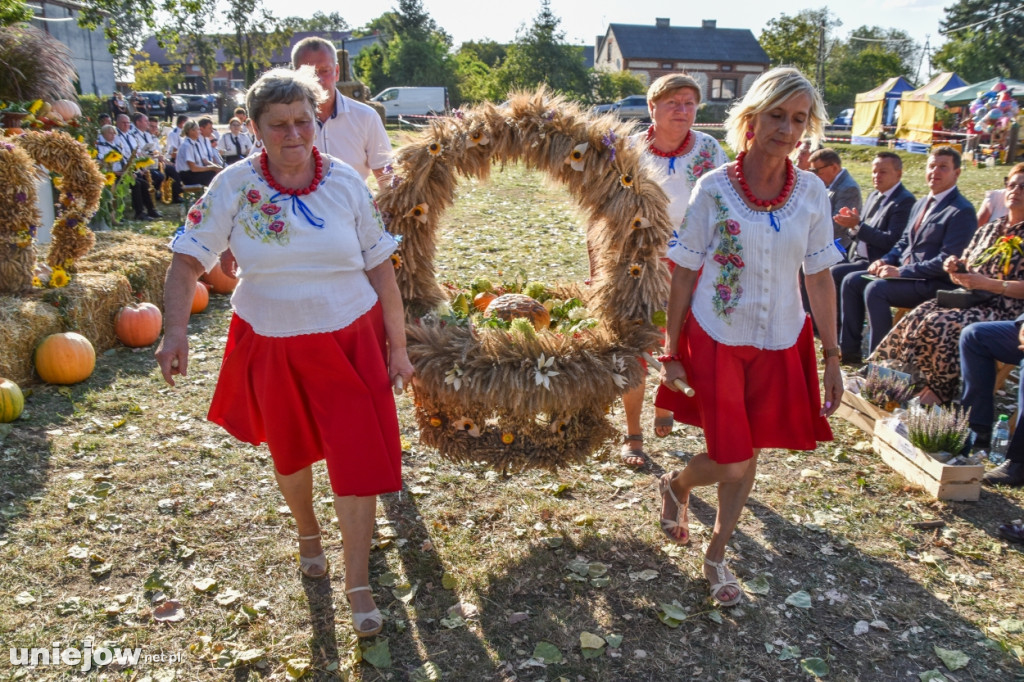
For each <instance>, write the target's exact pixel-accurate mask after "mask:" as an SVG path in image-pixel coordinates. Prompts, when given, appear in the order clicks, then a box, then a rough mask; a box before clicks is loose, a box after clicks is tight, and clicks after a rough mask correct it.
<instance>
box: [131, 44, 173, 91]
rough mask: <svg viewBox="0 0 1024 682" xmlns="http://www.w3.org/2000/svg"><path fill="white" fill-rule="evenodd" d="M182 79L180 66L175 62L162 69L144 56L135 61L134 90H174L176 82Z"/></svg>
mask: <svg viewBox="0 0 1024 682" xmlns="http://www.w3.org/2000/svg"><path fill="white" fill-rule="evenodd" d="M140 54H145V53H140ZM183 80H185V78H184V76H182V73H181V67H180V66H178V65H176V64H175V65H172V66H170V67H168V69H167V70H166V71H164V69H163V67H161V66H160V65H159V64H154V63H153V62H151V61H149V60H148V59H145V58H143V59H140V60H139V61H136V62H135V89H136V90H157V91H159V92H164V91H166V90H171V91H174V90H177V89H178V84H179V83H181V82H182V81H183Z"/></svg>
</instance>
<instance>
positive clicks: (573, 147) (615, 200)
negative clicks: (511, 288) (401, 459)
mask: <svg viewBox="0 0 1024 682" xmlns="http://www.w3.org/2000/svg"><path fill="white" fill-rule="evenodd" d="M633 132H634V130H633V128H632V127H631V125H630V124H628V123H624V122H622V121H619V120H618V119H617V118H616V117H614V116H604V117H593V116H591V115H588V114H585V113H583V112H582V111H581V110H580V109H579V108H578V107H577V106H576V105H575V104H572V103H569V102H566V101H565V100H563V99H562V98H560V97H556V96H554V95H552V94H551V93H550V92H547V91H544V90H541V91H538V92H535V93H524V94H518V95H515V96H513V97H512V98H511V99H510V100H509V101H508V102H507V103H506V104H504V105H501V106H497V105H493V104H483V105H480V106H478V107H475V108H472V109H468V110H463V111H456V112H454V113H453V114H452V115H451V116H448V117H445V118H442V119H435V120H434V122H433V123H432V124H431V126H430V127H429V129H426V130H425V132H423V133H421V134H419V135H418V137H417V138H415V139H414V140H413V141H412V142H410V143H409V144H406V145H405V146H403V147H401V148H400V149H398V150H397V151H396V153H395V159H394V162H393V164H392V166H391V167H390V168H388V169H386V170H387V175H385V176H384V177H383V178H382V179H381V182H380V185H381V191H380V193H379V194H378V196H377V203H378V206H379V208H380V210H381V212H382V215H383V216H384V219H385V222H386V223H387V224H388V228H389V230H390V231H391V232H392V233H394V234H396V235H400V236H401V243H400V247H399V252H398V258H395V259H394V262H395V265H396V276H397V279H398V285H399V288H400V290H401V292H402V296H403V298H404V300H405V303H406V307H407V311H408V314H409V317H410V324H409V327H408V336H409V356H410V358H411V360H412V362H413V364H414V365H415V367H416V372H417V375H416V379H415V380H414V384H413V390H414V394H415V400H416V412H417V420H418V423H419V426H420V437H421V439H422V440H423V441H424V442H425V443H427V444H429V445H432V446H434V447H436V448H437V449H438V450H439V451H440V452H441V453H442V454H443V455H445V456H446V457H448V458H450V459H453V460H455V461H460V462H480V461H483V462H488V463H490V464H491V465H492V466H495V467H496V468H500V469H502V470H506V471H508V470H511V469H517V468H527V467H541V468H548V469H555V468H557V467H559V466H563V465H566V464H572V463H577V462H581V461H583V460H585V459H586V458H587V457H588V456H589V455H590V454H591V453H593V452H594V451H596V450H597V449H599V448H600V447H602V446H603V445H604V444H605V443H606V442H607V440H608V439H610V438H611V437H613V436H614V435H615V433H616V432H615V430H614V429H613V428H612V426H611V424H610V423H609V422H608V420H607V417H606V414H607V412H608V410H609V409H610V406H611V404H612V402H614V400H615V399H616V398H617V397H618V396H619V395H620V394H621V393H622V392H623V391H624V390H627V389H629V388H632V387H635V386H637V385H639V384H640V383H642V382H643V381H644V375H645V371H644V369H643V367H642V365H641V363H640V361H639V356H640V355H641V354H642V353H643V352H645V351H648V350H650V349H653V348H656V347H659V346H660V344H661V332H660V331H659V329H658V327H657V326H656V325H655V324H653V323H652V319H653V318H655V317H656V316H657V315H656V314H658V313H659V312H662V311H664V309H665V305H666V299H667V297H668V272H667V269H666V267H665V265H664V264H663V263H662V262H661V259H660V256H662V255H663V254H664V253H665V251H666V244H667V240H668V238H669V235H670V234H671V226H670V224H669V218H668V212H667V206H668V199H667V197H666V195H665V193H664V192H663V191H662V189H661V187H660V186H659V185H658V183H657V181H656V179H655V177H654V175H653V173H654V171H652V170H651V169H650V168H649V167H648V166H647V165H646V164H645V163H644V161H643V149H642V147H641V146H637V145H632V144H631V143H630V140H629V136H630V134H631V133H633ZM516 162H519V163H523V164H525V165H526V166H528V167H530V168H533V169H536V170H539V171H543V172H544V173H545V174H546V175H547V177H548V178H549V179H551V180H553V181H555V182H557V183H559V184H561V185H562V186H563V187H565V188H566V189H567V190H568V191H569V193H570V194H571V196H572V197H573V199H574V200H575V202H576V203H577V205H578V207H579V208H580V209H582V210H583V212H584V213H585V214H586V215H587V216H588V224H589V227H588V230H587V231H588V239H589V241H590V244H591V247H592V248H593V250H594V252H595V256H596V259H595V260H596V263H595V271H594V273H593V278H592V285H591V286H590V287H589V289H588V292H587V294H586V298H587V301H586V305H587V307H588V308H589V309H590V310H591V311H593V312H594V313H595V314H596V316H597V317H598V318H599V320H600V323H599V325H598V326H597V327H596V328H594V329H588V330H586V331H584V332H582V333H577V334H571V335H562V334H558V333H555V332H552V331H548V330H545V331H541V332H540V333H538V334H524V333H519V332H517V331H516V330H515V329H514V328H513V329H512V330H504V329H474V328H472V327H471V326H466V325H457V324H445V323H444V321H442V320H440V319H439V318H438V316H437V314H436V313H435V312H434V311H435V310H436V309H437V308H438V306H443V305H444V304H445V303H447V301H448V296H447V294H446V293H445V290H444V288H442V287H441V286H440V285H439V284H438V282H437V279H436V272H435V267H434V254H435V250H436V246H437V229H438V223H439V221H440V218H441V216H442V215H443V214H444V212H445V210H447V209H448V208H449V207H450V206H451V205H452V204H453V203H454V200H455V190H456V186H457V184H458V181H459V179H460V178H464V177H472V178H478V179H486V178H487V177H488V175H489V173H490V169H491V167H492V165H493V164H495V163H500V164H502V165H504V164H508V163H516Z"/></svg>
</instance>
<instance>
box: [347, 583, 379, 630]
mask: <svg viewBox="0 0 1024 682" xmlns="http://www.w3.org/2000/svg"><path fill="white" fill-rule="evenodd" d="M353 592H371V593H372V590H370V586H369V585H363V586H362V587H353V588H352V589H351V590H345V594H346V595H350V594H352V593H353ZM351 603H352V600H351V599H350V600H349V604H351ZM367 621H369V622H370V623H372V624H373V625H374V626H375V627H371V628H369V629H367V630H362V629H360V627H359V626H360V625H363V624H364V623H366V622H367ZM352 629H353V630H355V632H356V637H359V638H363V637H373V636H374V635H376V634H377V633H378V632H380V631H381V630H383V629H384V618H383V617H382V616H381V615H380V609H378V608H374V609H373V611H367V612H365V613H358V612H356V611H353V612H352Z"/></svg>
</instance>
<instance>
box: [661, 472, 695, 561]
mask: <svg viewBox="0 0 1024 682" xmlns="http://www.w3.org/2000/svg"><path fill="white" fill-rule="evenodd" d="M678 475H679V472H677V471H672V472H669V473H667V474H662V476H661V478H659V479H658V492H659V493H661V504H662V506H663V507H664V506H665V495H668V496H669V497H670V498H672V502H673V503H675V505H676V515H675V517H674V518H665V517H664V516H662V517H661V518H660V519H659V521H660V523H661V532H662V533H664V534H665V537H667V538H668V539H669V540H671V541H672V542H674V543H676V544H677V545H688V544H690V521H689V504H690V499H689V498H687V499H686V506H683V503H682V502H680V501H679V498H677V497H676V493H675V491H674V490H672V481H673V480H674V479H675V477H676V476H678ZM676 528H682V529H683V533H684V535H683V537H677V536H676V535H675V533H674V532H673V531H675V529H676Z"/></svg>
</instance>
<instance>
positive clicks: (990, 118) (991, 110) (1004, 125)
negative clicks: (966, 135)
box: [968, 81, 1020, 133]
mask: <svg viewBox="0 0 1024 682" xmlns="http://www.w3.org/2000/svg"><path fill="white" fill-rule="evenodd" d="M968 110H969V111H970V112H971V119H972V120H973V121H974V123H975V126H976V128H977V130H978V131H979V132H983V133H994V132H996V133H997V132H999V131H1002V130H1006V129H1008V128H1009V127H1010V124H1011V123H1013V120H1014V119H1015V118H1016V117H1017V114H1019V113H1020V106H1019V105H1018V104H1017V100H1015V99H1014V98H1013V97H1011V96H1010V91H1009V90H1008V89H1007V87H1006V83H1003V82H1002V81H1000V82H999V83H996V84H995V86H993V88H992V89H991V90H989V91H988V92H984V93H978V98H977V99H975V100H974V101H973V102H971V105H970V108H969V109H968Z"/></svg>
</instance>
